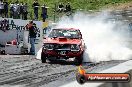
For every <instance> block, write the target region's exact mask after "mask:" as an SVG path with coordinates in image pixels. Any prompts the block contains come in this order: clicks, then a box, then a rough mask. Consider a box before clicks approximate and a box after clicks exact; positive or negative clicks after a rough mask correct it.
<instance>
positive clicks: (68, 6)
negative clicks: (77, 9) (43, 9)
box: [65, 2, 71, 12]
mask: <svg viewBox="0 0 132 87" xmlns="http://www.w3.org/2000/svg"><path fill="white" fill-rule="evenodd" d="M70 11H71V5H70V3H69V2H68V4H67V5H66V9H65V12H70Z"/></svg>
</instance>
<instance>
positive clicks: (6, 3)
mask: <svg viewBox="0 0 132 87" xmlns="http://www.w3.org/2000/svg"><path fill="white" fill-rule="evenodd" d="M3 3H4V16H5V17H6V18H7V17H8V2H7V0H5V1H4V2H3Z"/></svg>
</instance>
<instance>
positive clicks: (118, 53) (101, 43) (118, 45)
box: [57, 12, 132, 62]
mask: <svg viewBox="0 0 132 87" xmlns="http://www.w3.org/2000/svg"><path fill="white" fill-rule="evenodd" d="M108 17H109V15H108V14H107V12H102V13H100V14H98V15H96V16H95V15H94V16H91V15H88V14H85V13H82V12H78V13H76V14H75V15H74V16H73V17H72V18H71V17H69V18H68V17H66V16H64V17H62V18H61V19H60V21H59V22H58V25H57V27H60V28H61V27H62V28H63V27H66V28H78V29H80V30H81V32H82V35H83V39H84V42H85V45H86V48H87V49H86V51H85V53H84V62H89V61H92V62H99V61H110V60H128V59H130V58H131V56H132V50H131V49H130V48H129V47H127V46H126V45H127V44H126V43H127V41H128V39H127V37H126V35H125V34H126V32H127V29H126V30H125V28H126V27H125V25H122V24H121V23H119V24H120V27H119V29H117V28H116V24H114V23H113V22H107V21H106V19H107V18H108ZM121 28H122V29H121Z"/></svg>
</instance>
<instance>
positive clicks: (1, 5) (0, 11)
mask: <svg viewBox="0 0 132 87" xmlns="http://www.w3.org/2000/svg"><path fill="white" fill-rule="evenodd" d="M3 13H4V3H3V2H2V0H0V17H3Z"/></svg>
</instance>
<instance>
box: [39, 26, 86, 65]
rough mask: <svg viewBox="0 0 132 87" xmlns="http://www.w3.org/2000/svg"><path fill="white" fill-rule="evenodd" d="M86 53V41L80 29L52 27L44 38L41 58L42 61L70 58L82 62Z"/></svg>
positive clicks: (78, 62)
mask: <svg viewBox="0 0 132 87" xmlns="http://www.w3.org/2000/svg"><path fill="white" fill-rule="evenodd" d="M83 53H84V42H83V39H82V34H81V32H80V30H79V29H74V28H58V29H52V30H51V31H50V32H49V34H48V35H47V36H45V38H44V42H43V47H42V53H41V60H42V63H45V62H46V59H48V60H49V61H53V60H68V59H69V58H72V59H73V60H74V62H75V63H77V64H81V63H82V60H83Z"/></svg>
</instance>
